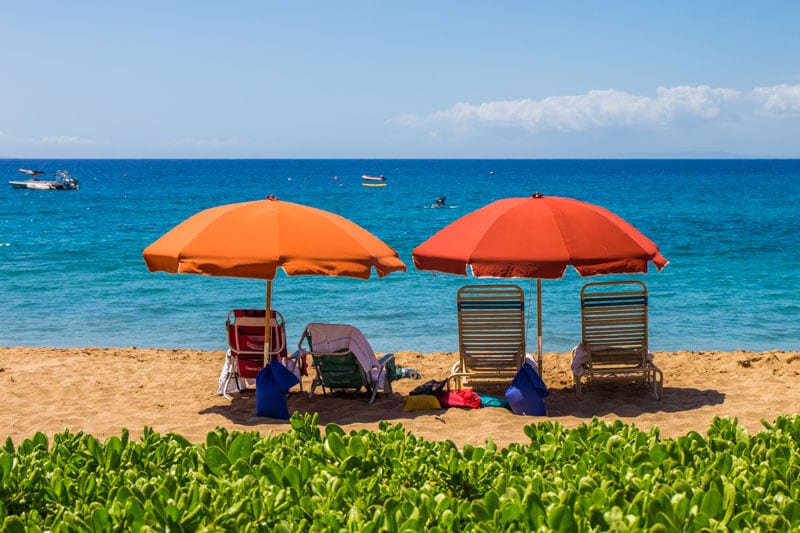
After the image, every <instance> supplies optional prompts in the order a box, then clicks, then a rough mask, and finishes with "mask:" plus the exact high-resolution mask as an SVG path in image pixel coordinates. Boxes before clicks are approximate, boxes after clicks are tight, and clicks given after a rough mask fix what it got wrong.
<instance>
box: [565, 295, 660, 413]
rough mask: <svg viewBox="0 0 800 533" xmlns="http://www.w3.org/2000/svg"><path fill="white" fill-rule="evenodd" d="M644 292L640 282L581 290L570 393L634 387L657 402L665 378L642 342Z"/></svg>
mask: <svg viewBox="0 0 800 533" xmlns="http://www.w3.org/2000/svg"><path fill="white" fill-rule="evenodd" d="M647 307H648V306H647V287H646V286H645V284H644V283H642V282H640V281H605V282H593V283H587V284H586V285H585V286H584V287H583V288H582V289H581V344H580V345H579V346H578V347H576V348H575V350H574V351H573V364H572V373H573V377H574V380H575V392H576V394H577V395H578V396H580V395H581V392H582V390H581V388H582V381H583V378H586V380H587V381H588V382H591V381H596V380H597V381H600V380H606V381H637V382H640V383H643V384H646V385H648V386H650V387H652V389H653V392H654V393H655V395H656V398H657V399H661V395H662V392H663V388H664V374H663V373H662V372H661V370H660V369H659V368H658V367H657V366H656V365H655V364H653V361H652V356H651V355H650V353H649V351H648V339H647V329H648V323H647Z"/></svg>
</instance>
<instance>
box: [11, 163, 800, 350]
mask: <svg viewBox="0 0 800 533" xmlns="http://www.w3.org/2000/svg"><path fill="white" fill-rule="evenodd" d="M20 167H24V168H42V169H45V170H47V171H49V172H55V170H57V169H62V168H63V169H67V170H69V171H70V172H71V174H72V176H73V177H76V178H79V179H80V181H81V190H80V191H63V192H57V191H53V192H49V191H47V192H45V191H21V190H12V189H11V187H10V186H7V185H6V184H5V183H2V184H0V185H1V187H0V301H1V303H0V324H2V326H0V345H2V346H18V345H33V346H57V347H77V346H119V347H125V346H138V347H167V348H179V347H186V348H198V349H223V348H225V333H224V321H225V315H226V313H227V311H228V310H230V309H232V308H235V307H263V305H264V292H265V283H264V282H263V281H260V280H239V279H233V278H211V277H204V276H192V275H170V274H165V273H150V272H148V271H147V269H146V268H145V265H144V261H143V260H142V255H141V252H142V250H143V249H144V248H145V247H146V246H147V245H148V244H150V243H151V242H153V241H154V240H156V239H157V238H158V237H159V236H161V235H162V234H163V233H165V232H166V231H168V230H169V229H171V228H172V227H173V226H175V225H176V224H178V223H179V222H181V221H182V220H184V219H185V218H187V217H188V216H190V215H192V214H194V213H196V212H197V211H200V210H202V209H205V208H208V207H213V206H215V205H220V204H226V203H232V202H239V201H247V200H254V199H261V198H264V197H265V196H266V195H267V194H275V195H277V196H278V197H279V198H281V199H282V200H287V201H292V202H297V203H304V204H308V205H312V206H316V207H320V208H322V209H327V210H329V211H333V212H336V213H339V214H341V215H344V216H346V217H348V218H350V219H352V220H353V221H355V222H357V223H358V224H360V225H362V226H364V227H365V228H367V229H368V230H370V231H372V232H373V233H375V234H376V235H377V236H378V237H380V238H381V239H383V240H384V241H385V242H386V243H388V244H389V245H391V246H393V247H394V248H395V249H396V250H397V251H398V252H399V253H400V257H401V259H403V261H404V262H405V263H406V264H407V265H408V267H409V268H408V272H406V273H397V274H392V275H390V276H387V277H385V278H383V279H378V278H377V277H375V276H373V278H372V279H370V280H368V281H362V280H353V279H344V278H314V277H296V278H290V277H288V276H285V275H283V274H282V273H281V274H279V276H278V277H277V278H276V281H275V284H274V294H273V299H274V300H273V305H274V307H275V308H277V309H279V310H280V311H281V312H282V313H283V314H284V316H285V317H286V321H287V333H288V336H289V339H290V343H292V344H294V343H296V342H297V339H298V337H299V335H300V332H301V331H302V328H303V327H304V326H305V324H306V323H308V322H312V321H323V322H347V323H351V324H354V325H356V326H358V327H359V328H361V329H362V330H363V331H364V333H365V334H366V336H367V338H368V339H369V340H370V341H371V343H372V344H373V346H374V348H375V349H376V350H377V351H381V352H383V351H395V350H401V349H414V350H421V351H455V350H456V348H457V325H456V314H455V293H456V291H457V289H458V287H460V286H461V285H464V284H469V283H475V282H476V280H474V279H471V278H466V277H457V276H449V275H442V274H440V275H432V274H431V273H429V272H419V271H416V270H415V269H414V267H413V263H412V261H411V251H412V249H413V248H414V247H415V246H416V245H418V244H419V243H421V242H423V241H424V240H425V239H427V238H428V237H430V236H431V235H432V234H433V233H435V232H436V231H437V230H439V229H440V228H442V227H443V226H445V225H446V224H447V223H449V222H451V221H452V220H455V219H456V218H458V217H460V216H462V215H464V214H466V213H468V212H469V211H471V210H474V209H477V208H479V207H482V206H483V205H486V204H487V203H489V202H491V201H493V200H496V199H499V198H504V197H510V196H528V195H530V194H531V193H533V192H535V191H541V192H542V193H544V194H548V195H553V196H567V197H572V198H577V199H580V200H584V201H588V202H591V203H595V204H599V205H602V206H604V207H606V208H608V209H610V210H612V211H614V212H615V213H617V214H618V215H620V216H622V217H623V218H625V219H626V220H628V221H629V222H631V223H632V224H633V225H635V226H636V227H637V228H638V229H639V230H641V231H642V232H643V233H644V234H645V235H647V236H648V237H650V238H651V239H652V240H653V241H655V242H656V243H657V244H658V245H659V247H660V249H661V251H662V253H663V254H664V255H665V256H666V257H667V259H669V261H670V264H669V265H668V266H667V267H666V268H665V269H664V270H663V271H662V272H656V271H655V270H654V269H651V272H650V273H649V274H644V275H634V276H617V277H608V279H622V278H632V279H641V280H643V281H645V282H646V283H647V285H648V288H649V290H650V295H651V297H650V322H651V324H650V338H651V340H650V345H651V349H653V350H676V349H691V350H710V349H726V350H727V349H739V348H743V349H750V350H763V349H773V348H779V349H792V350H796V349H800V230H799V229H798V228H800V209H799V208H798V206H799V205H800V161H798V160H685V161H676V160H553V161H548V160H533V161H520V160H498V161H492V160H263V161H262V160H0V177H2V178H4V180H5V181H8V180H11V179H20V178H24V175H23V174H20V173H19V172H18V171H17V169H18V168H20ZM492 171H493V174H492ZM362 174H371V175H378V174H384V175H386V176H387V178H388V184H389V185H388V187H386V188H383V189H374V188H366V187H362V186H361V179H360V176H361V175H362ZM334 176H337V177H338V180H334V179H333V177H334ZM441 195H446V196H447V203H448V204H449V205H450V206H458V207H454V208H451V209H430V208H429V206H430V204H431V203H432V202H433V200H434V198H435V197H437V196H441ZM516 281H517V282H518V283H519V284H520V285H521V286H522V287H523V288H524V289H525V290H526V293H528V294H526V297H528V296H529V298H530V299H529V301H530V302H533V301H534V298H535V284H534V283H532V282H531V281H529V280H516ZM586 281H587V280H585V279H581V278H580V277H579V276H578V275H577V274H576V273H575V272H574V271H572V270H569V271H568V272H567V274H566V275H565V276H564V278H563V279H561V280H552V281H544V282H543V293H544V294H543V308H544V312H543V322H544V334H543V336H544V350H545V351H567V350H569V349H570V348H571V347H572V346H573V345H574V344H575V343H576V342H577V340H578V337H579V335H580V310H579V302H578V295H579V290H580V286H581V285H582V284H583V283H585V282H586ZM478 282H484V281H478ZM531 289H533V291H532V292H529V291H531ZM529 317H530V320H529V334H528V350H529V351H535V348H536V330H535V322H536V317H535V306H533V312H532V313H530V314H529Z"/></svg>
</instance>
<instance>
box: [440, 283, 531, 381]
mask: <svg viewBox="0 0 800 533" xmlns="http://www.w3.org/2000/svg"><path fill="white" fill-rule="evenodd" d="M456 305H457V310H458V353H459V359H458V361H456V363H455V364H454V365H453V367H452V368H451V371H450V376H449V378H448V386H450V383H451V382H454V383H455V386H456V388H458V389H460V388H461V387H462V386H464V385H465V384H469V385H470V386H472V387H473V388H474V387H476V386H478V387H481V386H486V387H498V386H502V385H508V384H510V383H511V381H512V380H513V379H514V376H516V374H517V371H518V370H519V369H520V367H521V366H522V364H523V363H524V362H525V293H524V292H523V290H522V289H521V288H520V287H519V286H517V285H513V284H509V285H465V286H463V287H461V288H460V289H459V290H458V294H457V296H456Z"/></svg>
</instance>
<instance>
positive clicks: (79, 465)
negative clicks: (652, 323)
mask: <svg viewBox="0 0 800 533" xmlns="http://www.w3.org/2000/svg"><path fill="white" fill-rule="evenodd" d="M291 425H292V430H290V431H288V432H286V433H282V434H278V435H274V436H270V437H260V436H259V435H258V434H257V433H256V432H250V433H240V432H229V431H227V430H225V429H223V428H218V429H217V430H216V431H214V432H212V433H209V434H208V436H207V438H206V442H205V443H204V444H192V443H190V442H188V441H187V440H186V439H185V438H183V437H181V436H180V435H176V434H172V433H169V434H166V435H159V434H157V433H154V432H153V431H152V430H150V429H147V428H146V429H145V431H144V434H143V436H142V438H141V440H140V441H139V442H131V441H130V439H129V437H128V432H127V431H123V432H122V434H121V435H120V436H119V437H116V436H115V437H111V438H109V439H107V440H106V441H105V442H101V441H99V440H98V439H96V438H94V437H92V436H91V435H86V434H84V433H69V432H64V433H60V434H57V435H55V436H54V437H53V442H52V443H50V442H48V439H47V437H46V436H45V435H44V434H41V433H37V434H36V435H35V436H34V437H33V438H31V439H26V440H25V441H23V442H22V443H21V444H20V445H19V446H16V447H15V446H14V444H13V442H11V440H10V439H7V440H6V444H5V446H4V447H3V448H1V449H0V524H2V526H3V530H4V531H45V530H49V531H70V532H72V531H118V530H134V531H138V530H169V531H195V530H205V531H230V530H237V531H238V530H269V531H273V530H276V531H339V530H344V531H366V532H370V531H387V530H388V531H422V530H425V531H536V530H539V531H551V530H554V531H609V530H615V531H637V530H653V531H676V530H686V531H695V530H698V531H699V530H703V531H706V530H708V531H711V530H723V529H729V530H743V529H744V530H746V529H754V530H789V529H793V528H794V529H796V528H798V527H800V503H798V501H800V451H798V448H799V447H798V444H799V442H798V441H800V417H797V416H793V417H781V418H779V419H777V420H776V421H775V423H774V424H771V425H769V424H765V425H766V428H765V430H763V431H761V432H759V433H757V434H755V435H749V434H748V432H747V431H745V429H744V428H742V427H740V426H738V425H737V423H736V420H729V419H721V418H718V419H715V420H714V422H713V424H712V425H711V427H710V428H709V430H708V432H707V435H705V436H703V435H700V434H699V433H696V432H691V433H689V434H687V435H685V436H682V437H679V438H677V439H660V438H659V434H658V431H657V429H653V430H651V431H649V432H644V431H640V430H639V429H637V428H636V427H635V426H632V425H625V424H623V423H621V422H613V423H605V422H602V421H599V420H593V421H592V422H591V423H588V424H583V425H581V426H579V427H577V428H575V429H566V428H564V427H563V426H561V425H560V424H556V423H552V422H549V421H545V422H541V423H539V424H537V425H530V426H527V427H526V428H525V433H526V435H527V436H528V437H529V438H530V443H528V444H512V445H510V446H508V447H507V448H505V449H498V448H497V447H496V446H495V445H494V444H493V443H492V442H491V441H487V443H486V445H485V446H470V445H466V446H464V447H463V449H459V448H458V447H457V446H456V445H455V444H453V443H452V442H450V441H445V442H439V441H426V440H424V439H421V438H418V437H415V436H414V435H412V434H410V433H408V432H407V431H406V430H405V429H404V428H403V427H402V426H401V425H399V424H398V425H391V424H388V423H385V422H384V423H382V424H381V426H380V429H379V430H378V431H374V432H371V431H366V430H362V431H351V432H350V433H346V432H345V431H343V430H342V428H341V427H339V426H336V425H328V426H327V427H325V428H324V429H320V428H319V426H318V418H317V416H316V415H313V416H312V415H302V416H301V415H295V416H293V417H292V419H291Z"/></svg>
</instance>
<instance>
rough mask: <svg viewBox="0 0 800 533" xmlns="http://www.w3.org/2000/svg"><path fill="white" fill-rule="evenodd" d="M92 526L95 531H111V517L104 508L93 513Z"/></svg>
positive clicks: (99, 508)
mask: <svg viewBox="0 0 800 533" xmlns="http://www.w3.org/2000/svg"><path fill="white" fill-rule="evenodd" d="M92 525H93V526H94V530H95V531H111V517H110V516H109V515H108V511H106V510H105V509H103V508H102V507H98V508H96V509H95V510H94V511H92Z"/></svg>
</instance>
